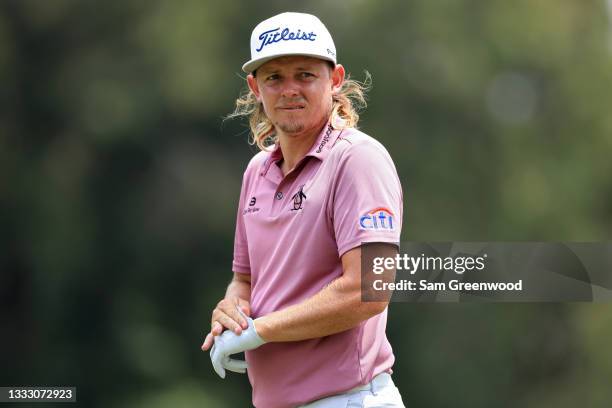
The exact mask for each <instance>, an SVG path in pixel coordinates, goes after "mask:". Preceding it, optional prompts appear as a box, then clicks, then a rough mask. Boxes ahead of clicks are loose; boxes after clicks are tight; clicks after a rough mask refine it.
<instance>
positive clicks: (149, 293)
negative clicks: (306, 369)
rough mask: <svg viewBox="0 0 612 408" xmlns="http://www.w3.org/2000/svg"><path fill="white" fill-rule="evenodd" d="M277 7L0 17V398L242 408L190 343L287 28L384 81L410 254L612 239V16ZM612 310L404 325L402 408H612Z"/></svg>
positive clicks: (212, 5)
mask: <svg viewBox="0 0 612 408" xmlns="http://www.w3.org/2000/svg"><path fill="white" fill-rule="evenodd" d="M287 4H288V3H287V2H283V1H269V2H265V3H262V4H256V2H249V1H232V0H229V1H224V2H217V1H212V0H183V1H161V0H149V1H141V0H140V1H139V0H124V1H110V2H103V1H91V0H50V1H43V0H14V1H12V0H0V84H1V86H0V97H1V105H2V109H1V110H0V170H1V171H0V306H1V309H0V330H1V331H0V359H1V360H0V385H6V386H8V385H36V384H39V385H74V386H77V387H78V398H79V404H78V405H79V406H84V407H148V408H157V407H221V408H223V407H242V406H249V404H250V387H249V385H248V381H247V379H246V376H239V375H229V377H228V378H227V379H225V380H224V381H223V380H220V379H219V378H218V377H216V375H215V374H214V372H213V370H212V368H211V365H210V360H209V358H208V355H207V354H206V353H203V352H201V351H200V344H201V341H202V338H203V335H204V333H205V332H206V330H207V328H208V326H209V317H210V311H211V310H212V308H213V307H214V305H215V304H216V302H217V301H218V300H219V299H220V297H221V296H222V295H223V293H224V288H225V285H226V283H227V282H228V280H229V279H230V277H231V271H230V267H231V259H232V242H233V232H234V225H235V211H236V205H237V203H236V201H237V199H238V195H239V189H240V181H241V176H242V172H243V170H244V168H245V166H246V164H247V162H248V160H249V158H250V157H251V156H252V155H253V154H254V152H255V150H254V148H253V147H252V146H249V145H248V144H247V142H246V141H247V138H248V128H247V126H246V123H244V122H240V121H227V122H223V121H222V118H223V116H224V115H226V114H227V113H229V112H230V111H231V110H232V108H233V101H234V100H235V98H236V96H237V95H238V93H239V91H240V90H241V89H242V87H243V86H244V80H243V74H242V73H241V70H240V67H241V65H242V63H243V62H244V61H246V60H247V59H248V56H249V42H248V41H249V36H250V32H251V30H252V28H253V27H254V26H255V25H256V24H257V23H258V22H259V21H261V20H263V19H264V18H267V17H269V16H272V15H274V14H276V13H278V12H281V11H288V10H291V11H306V12H311V13H314V14H316V15H318V16H319V17H320V18H321V19H322V20H323V21H324V22H325V23H326V25H327V26H328V28H329V29H330V31H331V32H332V35H333V36H334V39H335V42H336V46H337V49H338V56H339V61H340V62H341V63H343V64H344V65H345V67H346V68H347V69H348V71H349V72H351V73H352V77H353V78H355V79H363V78H364V72H363V71H364V70H368V71H369V72H371V74H372V76H373V89H372V91H371V93H370V99H369V107H368V109H367V111H366V112H364V114H363V115H362V122H361V125H360V126H361V128H362V129H363V130H364V131H365V132H366V133H369V134H371V135H372V136H374V137H376V138H377V139H379V140H380V141H381V142H383V144H385V146H387V148H388V150H389V151H390V153H391V155H392V157H393V159H394V160H395V163H396V165H397V169H398V172H399V175H400V178H401V181H402V184H403V188H404V196H405V210H404V213H405V217H404V229H403V234H402V238H403V240H413V241H436V240H438V241H451V240H462V241H470V240H472V241H485V240H491V241H511V240H515V241H530V240H542V241H544V240H549V241H598V240H609V239H610V231H611V227H612V161H611V160H610V151H611V149H612V115H611V114H610V112H609V111H610V106H611V105H612V12H611V11H612V5H611V4H610V2H609V3H606V2H605V1H603V0H602V1H584V0H556V1H553V0H549V1H545V0H541V1H540V0H530V1H527V0H512V1H507V0H490V1H476V0H462V1H457V0H436V1H428V0H420V1H399V0H395V1H392V0H385V1H380V2H373V1H371V2H366V1H363V0H361V1H357V0H355V1H343V2H327V1H310V2H303V1H300V2H292V3H291V6H288V5H287ZM288 7H290V8H289V9H288ZM611 310H612V309H611V307H610V306H609V305H606V304H599V305H597V304H392V305H391V308H390V320H389V326H388V336H389V338H390V340H391V343H392V345H393V346H394V349H395V353H396V357H397V362H396V365H395V375H394V378H395V381H396V384H397V385H398V387H399V388H400V390H401V391H402V394H403V396H404V400H405V402H406V403H407V406H409V407H449V406H453V407H493V406H494V407H556V408H563V407H576V406H581V407H609V406H611V405H612V391H610V379H611V378H612V377H611V376H612V351H610V347H609V343H608V341H610V339H611V338H612V313H610V312H611ZM292 364H299V362H291V361H288V362H287V367H286V368H285V369H287V370H290V369H291V365H292ZM20 406H23V405H20Z"/></svg>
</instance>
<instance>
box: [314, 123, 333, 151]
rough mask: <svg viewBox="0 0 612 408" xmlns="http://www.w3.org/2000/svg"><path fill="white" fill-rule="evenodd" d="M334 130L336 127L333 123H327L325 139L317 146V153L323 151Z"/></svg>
mask: <svg viewBox="0 0 612 408" xmlns="http://www.w3.org/2000/svg"><path fill="white" fill-rule="evenodd" d="M333 131H334V128H333V127H332V125H331V124H329V125H327V130H326V131H325V135H324V136H323V140H321V143H319V147H317V153H321V151H322V150H323V147H324V146H325V145H326V144H327V142H329V136H330V135H331V133H332V132H333Z"/></svg>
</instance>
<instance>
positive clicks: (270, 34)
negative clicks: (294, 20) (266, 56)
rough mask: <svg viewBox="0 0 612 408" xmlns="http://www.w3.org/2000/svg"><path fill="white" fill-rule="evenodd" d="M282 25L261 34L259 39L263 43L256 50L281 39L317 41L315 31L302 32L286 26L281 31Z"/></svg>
mask: <svg viewBox="0 0 612 408" xmlns="http://www.w3.org/2000/svg"><path fill="white" fill-rule="evenodd" d="M279 30H280V27H278V28H274V29H272V30H268V31H264V32H263V33H261V34H260V35H259V40H260V41H261V44H260V45H259V47H258V48H256V51H257V52H259V51H261V50H263V48H264V47H265V46H266V45H270V44H274V43H277V42H279V41H293V40H305V41H315V37H316V36H317V34H316V33H314V32H312V31H311V32H309V33H306V32H302V31H301V30H299V29H298V30H297V31H295V32H294V31H291V30H289V28H285V29H284V30H283V31H280V32H279Z"/></svg>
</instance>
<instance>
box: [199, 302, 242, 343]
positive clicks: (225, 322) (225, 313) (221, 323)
mask: <svg viewBox="0 0 612 408" xmlns="http://www.w3.org/2000/svg"><path fill="white" fill-rule="evenodd" d="M241 312H242V313H241ZM250 314H251V306H250V304H249V302H247V301H246V300H244V299H240V298H238V297H232V298H227V299H222V300H221V301H220V302H219V303H217V307H216V308H215V310H213V313H212V318H211V322H210V333H208V334H207V335H206V338H205V339H204V343H203V344H202V347H201V348H202V351H206V350H208V349H209V348H210V347H211V346H212V345H213V338H214V336H219V335H220V334H221V333H222V332H223V330H225V329H229V330H233V331H234V333H236V334H240V333H242V330H243V329H246V328H247V327H248V324H247V320H246V316H249V315H250ZM245 315H246V316H245Z"/></svg>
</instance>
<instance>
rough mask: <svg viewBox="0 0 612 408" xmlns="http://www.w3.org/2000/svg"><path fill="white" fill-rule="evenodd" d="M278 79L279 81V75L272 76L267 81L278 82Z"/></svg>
mask: <svg viewBox="0 0 612 408" xmlns="http://www.w3.org/2000/svg"><path fill="white" fill-rule="evenodd" d="M277 79H278V74H272V75H268V76H267V77H266V81H276V80H277Z"/></svg>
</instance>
